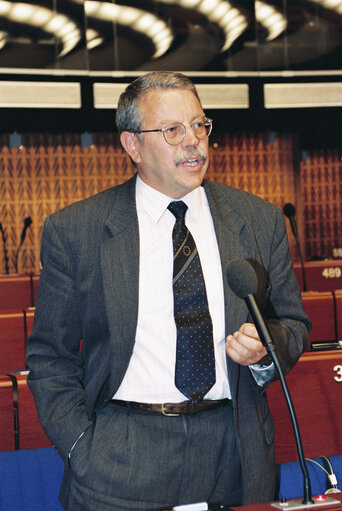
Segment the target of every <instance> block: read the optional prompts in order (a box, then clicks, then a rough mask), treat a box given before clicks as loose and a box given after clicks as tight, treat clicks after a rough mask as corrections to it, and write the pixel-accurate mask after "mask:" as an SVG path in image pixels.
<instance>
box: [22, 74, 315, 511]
mask: <svg viewBox="0 0 342 511" xmlns="http://www.w3.org/2000/svg"><path fill="white" fill-rule="evenodd" d="M117 126H118V130H119V132H120V139H121V142H122V145H123V147H124V149H125V150H126V152H127V153H128V155H129V156H130V158H131V160H132V162H133V164H134V165H135V166H136V169H137V175H136V176H134V177H133V178H132V179H130V180H129V181H127V182H126V183H124V184H122V185H120V186H117V187H114V188H112V189H109V190H105V191H104V192H102V193H99V194H97V195H95V196H94V197H91V198H89V199H86V200H84V201H81V202H78V203H76V204H73V205H71V206H69V207H67V208H65V209H64V210H62V211H60V212H57V213H55V214H53V215H51V216H50V217H48V218H47V219H46V221H45V224H44V234H43V239H42V250H41V262H42V273H41V277H40V282H39V291H38V299H37V306H36V314H35V320H34V327H33V331H32V334H31V336H30V338H29V341H28V346H27V364H28V367H29V369H30V373H29V376H28V383H29V385H30V388H31V389H32V392H33V394H34V397H35V401H36V404H37V409H38V412H39V416H40V420H41V423H42V425H43V427H44V429H45V431H46V433H47V435H48V436H49V438H50V439H51V441H52V442H53V444H54V446H55V448H56V450H57V451H58V452H59V454H60V456H61V457H62V459H63V460H64V463H65V472H64V479H63V484H62V488H61V493H60V499H61V502H62V505H63V507H64V508H65V509H66V510H69V511H81V510H82V511H91V510H92V511H94V510H95V509H97V510H99V511H109V510H115V511H123V510H142V509H143V510H149V509H151V510H152V509H170V508H172V507H173V506H176V505H180V504H187V503H191V502H200V501H207V502H209V503H212V504H214V503H222V504H226V505H239V504H241V503H253V502H261V501H267V500H271V499H273V498H274V491H275V461H274V425H273V421H272V418H271V416H270V413H269V409H268V405H267V399H266V395H265V389H266V387H267V386H268V384H269V383H270V382H271V381H272V379H274V378H277V374H276V372H275V370H274V367H273V364H272V363H271V361H270V360H269V359H268V357H267V352H266V350H265V348H264V347H263V345H262V342H261V341H260V339H259V336H258V334H257V331H256V328H255V327H254V325H253V324H252V323H251V319H250V317H249V313H248V310H247V307H246V305H245V303H244V301H243V300H240V299H239V298H237V297H236V296H234V295H233V293H232V292H231V290H230V289H229V287H228V284H227V281H226V277H225V275H226V268H227V265H228V263H229V261H231V260H232V259H236V258H242V259H248V260H249V261H250V262H251V263H252V265H253V266H254V268H255V270H256V273H257V278H258V290H257V293H256V298H257V302H258V304H259V306H260V308H261V309H262V310H263V313H264V315H265V317H266V319H267V324H268V327H269V329H270V332H271V334H272V336H273V339H274V343H275V346H276V351H277V354H278V358H279V360H280V364H281V366H282V368H283V370H284V372H285V373H287V372H288V371H289V370H290V369H291V368H292V367H293V365H294V364H295V363H296V362H297V360H298V358H299V357H300V355H301V354H302V353H303V351H304V350H305V348H306V346H307V342H308V331H309V330H310V321H309V319H308V318H307V316H306V315H305V313H304V310H303V305H302V302H301V296H300V290H299V288H298V284H297V281H296V278H295V275H294V271H293V267H292V262H291V257H290V253H289V248H288V241H287V236H286V231H285V223H284V219H283V217H282V214H281V212H280V210H279V209H278V208H276V207H275V206H273V205H271V204H269V203H267V202H265V201H263V200H261V199H260V198H258V197H255V196H253V195H251V194H249V193H246V192H243V191H240V190H236V189H233V188H230V187H226V186H223V185H221V184H218V183H213V182H208V181H205V180H204V176H205V173H206V170H207V167H208V137H209V135H210V132H211V126H212V121H211V119H209V118H208V117H206V116H205V113H204V112H203V109H202V106H201V103H200V101H199V98H198V95H197V91H196V89H195V87H194V85H193V84H192V82H191V81H190V80H189V79H188V78H186V77H185V76H184V75H182V74H179V73H170V72H153V73H149V74H147V75H144V76H141V77H139V78H138V79H136V80H135V81H134V82H132V84H130V85H129V86H128V87H127V89H126V91H125V92H124V93H123V94H122V95H121V97H120V101H119V105H118V110H117ZM179 200H181V201H182V207H183V206H184V208H185V210H186V217H185V218H186V227H184V226H183V227H184V228H185V229H186V232H187V233H188V234H187V235H189V236H191V235H192V237H193V239H194V240H195V241H194V243H195V249H194V250H193V253H195V252H197V251H198V254H199V256H200V266H201V269H202V276H201V282H202V283H203V279H204V284H201V285H202V288H203V285H204V291H205V293H204V294H205V296H206V299H204V302H205V306H206V310H207V311H208V310H209V316H210V318H209V321H210V335H209V337H210V339H209V344H208V346H210V349H209V351H210V350H211V351H210V353H211V355H212V357H213V365H214V371H209V370H208V367H209V365H210V363H209V362H208V364H207V363H203V360H202V369H201V370H200V371H199V373H198V374H200V373H201V374H202V373H204V374H205V375H206V378H207V380H211V382H210V384H209V387H208V389H207V390H205V391H204V392H205V395H204V396H203V395H201V396H200V397H196V398H193V399H192V398H187V397H186V394H185V391H181V390H179V389H180V387H179V385H178V382H177V381H178V380H177V378H176V377H175V371H176V369H175V367H176V358H177V357H178V341H177V339H178V335H179V328H181V327H179V324H178V320H177V321H176V308H177V302H176V298H175V297H176V291H173V284H172V281H173V279H172V276H173V232H174V229H176V227H175V226H176V224H177V222H179V220H178V219H177V220H175V216H174V215H175V213H173V212H172V211H171V210H169V209H168V206H169V203H170V202H172V203H174V202H179ZM183 203H184V204H183ZM177 206H179V203H178V204H176V207H177ZM183 214H184V213H183ZM176 218H177V217H176ZM189 232H190V233H191V234H189ZM185 248H186V250H185V252H187V251H188V249H189V247H187V246H186V247H185ZM189 252H190V250H189ZM175 257H176V256H175ZM188 281H189V282H188V284H189V286H193V279H192V277H191V278H190V277H189V279H188ZM174 300H175V301H174ZM174 312H175V316H174ZM194 321H195V320H194ZM194 342H195V343H196V342H197V339H195V340H194ZM190 344H191V343H190ZM80 346H81V348H80ZM190 349H191V348H190ZM199 351H201V350H199ZM176 352H177V355H176ZM208 353H209V352H208ZM198 355H199V358H200V359H201V357H202V353H199V354H198ZM211 355H210V356H211ZM206 356H208V360H209V358H210V356H209V355H206ZM195 358H196V357H195ZM196 363H197V362H196ZM207 366H208V367H207ZM196 371H197V368H196V369H194V372H196ZM209 372H210V377H208V376H207V375H208V374H209ZM196 374H197V373H196ZM201 374H200V376H201ZM196 378H197V376H196ZM198 379H200V377H199V378H198ZM176 380H177V381H176ZM188 380H191V378H188ZM190 383H191V381H190ZM202 394H203V393H202Z"/></svg>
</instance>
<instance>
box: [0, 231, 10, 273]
mask: <svg viewBox="0 0 342 511" xmlns="http://www.w3.org/2000/svg"><path fill="white" fill-rule="evenodd" d="M0 231H1V237H2V241H3V251H4V260H5V272H6V275H8V274H9V264H8V255H7V248H6V242H7V237H6V234H5V231H4V229H3V227H2V223H1V222H0Z"/></svg>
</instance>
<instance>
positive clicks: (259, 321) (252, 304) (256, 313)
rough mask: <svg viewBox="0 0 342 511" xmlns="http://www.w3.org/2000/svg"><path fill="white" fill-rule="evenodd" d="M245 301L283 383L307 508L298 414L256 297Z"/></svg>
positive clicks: (309, 501)
mask: <svg viewBox="0 0 342 511" xmlns="http://www.w3.org/2000/svg"><path fill="white" fill-rule="evenodd" d="M245 301H246V304H247V307H248V310H249V312H250V314H251V316H252V318H253V321H254V324H255V327H256V329H257V331H258V334H259V336H260V339H261V340H262V341H263V344H264V346H265V348H266V349H267V352H268V354H269V355H270V357H271V359H272V362H273V363H274V366H275V368H276V369H277V371H278V373H279V378H280V383H281V386H282V389H283V392H284V395H285V399H286V404H287V406H288V409H289V412H290V416H291V422H292V426H293V430H294V434H295V440H296V446H297V453H298V460H299V464H300V467H301V469H302V473H303V478H304V498H303V501H302V504H303V505H306V506H307V505H311V504H314V501H313V500H312V495H311V483H310V478H309V473H308V470H307V466H306V462H305V458H304V453H303V446H302V441H301V437H300V431H299V427H298V421H297V417H296V413H295V410H294V407H293V403H292V399H291V396H290V392H289V389H288V387H287V383H286V380H285V376H284V373H283V370H282V368H281V366H280V363H279V359H278V356H277V354H276V351H275V346H274V344H273V340H272V337H271V334H270V332H269V330H268V328H267V325H266V323H265V321H264V319H263V317H262V315H261V313H260V309H259V307H258V305H257V303H256V300H255V297H254V295H252V294H250V295H247V296H246V297H245ZM283 507H284V506H282V509H283Z"/></svg>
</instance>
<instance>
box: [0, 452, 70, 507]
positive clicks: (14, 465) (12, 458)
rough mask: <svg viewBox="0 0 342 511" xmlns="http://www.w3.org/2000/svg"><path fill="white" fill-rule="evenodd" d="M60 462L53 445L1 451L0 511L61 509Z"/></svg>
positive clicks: (61, 470) (61, 471) (61, 466)
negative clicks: (59, 497) (59, 495)
mask: <svg viewBox="0 0 342 511" xmlns="http://www.w3.org/2000/svg"><path fill="white" fill-rule="evenodd" d="M62 476H63V462H62V460H61V458H60V457H59V455H58V454H57V452H56V451H55V450H54V449H53V448H52V447H46V448H41V449H23V450H19V451H10V452H0V509H1V511H19V510H20V511H63V508H62V506H61V505H60V503H59V501H58V494H59V489H60V486H61V482H62Z"/></svg>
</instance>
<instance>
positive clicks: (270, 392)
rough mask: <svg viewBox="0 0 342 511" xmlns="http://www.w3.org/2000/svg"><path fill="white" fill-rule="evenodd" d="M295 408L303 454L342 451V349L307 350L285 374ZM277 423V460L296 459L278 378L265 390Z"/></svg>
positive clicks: (293, 439) (308, 455)
mask: <svg viewBox="0 0 342 511" xmlns="http://www.w3.org/2000/svg"><path fill="white" fill-rule="evenodd" d="M286 382H287V386H288V389H289V391H290V394H291V397H292V402H293V405H294V408H295V412H296V416H297V420H298V424H299V428H300V433H301V438H302V442H303V447H304V455H305V456H306V457H307V458H316V457H318V456H321V455H324V456H333V455H335V454H336V453H341V452H342V429H341V424H342V406H341V392H342V350H331V351H318V352H310V353H309V352H307V353H304V354H303V355H302V357H301V358H300V360H299V362H298V363H297V364H296V365H295V367H294V368H293V369H292V370H291V371H290V373H289V374H288V375H287V376H286ZM267 398H268V402H269V406H270V409H271V413H272V416H273V419H274V422H275V426H276V436H275V449H276V461H277V463H282V462H287V461H293V460H295V459H297V458H298V456H297V450H296V442H295V437H294V433H293V429H292V424H291V421H290V415H289V411H288V407H287V404H286V401H285V398H284V395H283V392H282V388H281V384H280V382H279V381H276V382H273V383H272V384H271V385H270V386H269V387H268V389H267Z"/></svg>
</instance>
